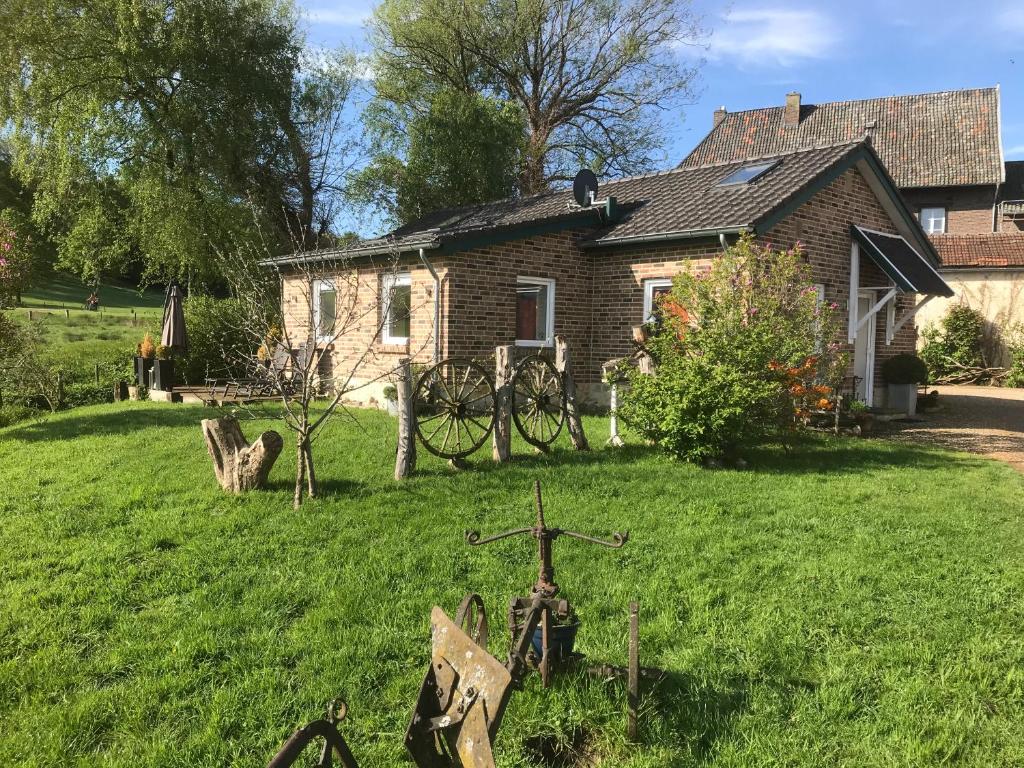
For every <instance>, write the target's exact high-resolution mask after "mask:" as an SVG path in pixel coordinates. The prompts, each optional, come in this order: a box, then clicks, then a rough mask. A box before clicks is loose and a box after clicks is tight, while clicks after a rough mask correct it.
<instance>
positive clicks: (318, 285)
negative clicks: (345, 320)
mask: <svg viewBox="0 0 1024 768" xmlns="http://www.w3.org/2000/svg"><path fill="white" fill-rule="evenodd" d="M324 289H327V290H331V291H334V322H335V325H337V322H338V289H337V288H335V287H334V281H333V280H328V279H324V280H315V281H314V282H313V331H314V334H315V335H316V340H317V341H318V342H322V343H328V342H330V341H332V340H333V339H334V331H332V332H331V333H328V334H322V333H320V294H321V293H323V291H324Z"/></svg>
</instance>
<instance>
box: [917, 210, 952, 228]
mask: <svg viewBox="0 0 1024 768" xmlns="http://www.w3.org/2000/svg"><path fill="white" fill-rule="evenodd" d="M925 211H942V228H941V229H932V228H931V227H930V225H928V224H926V223H925V216H924V212H925ZM918 220H919V221H920V222H921V228H922V229H923V230H924V231H925V233H926V234H929V235H944V234H945V233H946V230H947V229H948V228H949V209H948V208H946V207H945V206H942V205H923V206H921V213H920V214H919V215H918Z"/></svg>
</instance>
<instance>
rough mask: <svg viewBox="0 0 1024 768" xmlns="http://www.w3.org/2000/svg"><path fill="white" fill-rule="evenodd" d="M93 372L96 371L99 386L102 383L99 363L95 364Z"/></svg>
mask: <svg viewBox="0 0 1024 768" xmlns="http://www.w3.org/2000/svg"><path fill="white" fill-rule="evenodd" d="M93 370H94V373H95V374H96V383H97V384H99V383H100V364H99V363H94V364H93Z"/></svg>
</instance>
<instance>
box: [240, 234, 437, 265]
mask: <svg viewBox="0 0 1024 768" xmlns="http://www.w3.org/2000/svg"><path fill="white" fill-rule="evenodd" d="M440 247H441V244H440V243H439V242H437V241H436V240H424V241H422V242H418V243H405V244H403V245H402V246H401V247H397V248H396V246H395V245H393V244H390V243H384V244H380V245H368V246H364V247H362V248H346V249H344V250H339V251H324V252H323V253H320V254H318V253H317V252H313V253H312V254H307V255H305V256H304V257H301V258H296V257H295V254H293V253H289V254H287V255H285V256H274V257H272V258H269V259H262V260H261V261H260V262H259V264H260V266H264V267H269V266H276V265H281V264H301V263H304V262H318V261H331V260H332V259H335V258H337V259H346V258H354V257H359V256H379V255H380V254H382V253H391V252H392V251H395V250H398V251H399V252H400V253H408V252H409V251H414V250H419V251H420V252H423V251H425V250H431V251H432V250H436V249H437V248H440Z"/></svg>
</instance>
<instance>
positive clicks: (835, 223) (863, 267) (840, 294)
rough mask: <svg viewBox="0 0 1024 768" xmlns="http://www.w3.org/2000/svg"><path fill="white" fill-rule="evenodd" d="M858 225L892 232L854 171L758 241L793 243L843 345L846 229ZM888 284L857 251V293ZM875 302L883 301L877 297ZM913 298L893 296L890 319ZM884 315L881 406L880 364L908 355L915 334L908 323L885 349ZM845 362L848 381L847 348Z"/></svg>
mask: <svg viewBox="0 0 1024 768" xmlns="http://www.w3.org/2000/svg"><path fill="white" fill-rule="evenodd" d="M851 224H858V225H860V226H863V227H865V228H867V229H874V230H877V231H879V232H892V233H895V232H896V230H895V228H894V227H893V224H892V221H891V219H890V218H889V215H888V214H887V213H886V211H885V209H884V208H882V206H881V204H880V203H879V202H878V200H877V198H876V197H875V195H874V193H873V192H872V191H871V189H870V187H868V184H867V182H866V181H865V180H864V177H863V176H861V174H860V172H859V171H857V170H856V169H851V170H849V171H847V172H846V173H845V174H844V175H843V176H841V177H840V178H838V179H836V180H835V181H834V182H832V183H831V184H830V185H829V186H828V187H826V188H825V189H823V190H822V191H821V192H819V193H818V194H817V195H815V196H814V198H812V199H811V200H810V201H809V202H807V203H805V204H804V205H803V206H801V207H800V208H799V209H798V210H796V211H795V212H794V213H793V214H792V215H790V216H788V217H787V218H786V219H785V220H784V221H783V222H781V223H780V224H779V225H778V226H776V227H774V228H773V229H772V230H771V231H770V232H768V233H767V235H766V237H765V238H764V239H765V240H766V241H768V242H771V243H773V244H774V245H775V246H776V247H782V248H789V247H792V245H793V244H794V243H796V242H797V241H799V242H800V243H802V244H803V247H804V250H805V252H806V253H807V256H808V259H809V260H810V264H811V269H812V272H813V275H814V280H815V282H818V283H823V284H824V285H825V301H827V302H829V303H832V302H835V303H836V304H838V305H839V312H840V316H841V317H840V320H841V322H840V325H841V334H840V335H841V337H842V340H844V341H845V339H846V334H847V329H848V322H847V320H848V318H849V300H850V277H849V275H850V225H851ZM888 283H889V278H888V277H887V276H886V275H885V274H884V273H883V272H882V271H881V270H880V269H879V268H878V267H877V266H876V265H875V264H874V262H872V261H871V260H870V259H869V258H868V257H867V256H866V255H865V254H864V252H863V249H862V250H861V258H860V287H861V288H878V287H881V286H886V285H888ZM876 295H877V298H881V297H882V295H884V292H883V291H879V292H878V293H877V294H876ZM916 301H917V297H916V296H915V295H910V296H908V295H903V294H898V295H897V298H896V302H897V303H896V317H897V318H899V317H900V316H901V315H902V314H903V313H904V312H906V311H907V310H909V309H910V308H911V307H913V306H914V304H915V302H916ZM885 320H886V315H885V310H884V309H883V310H881V311H880V312H879V313H878V314H877V315H876V322H875V375H874V384H875V402H876V403H881V402H882V400H881V397H882V392H883V388H884V383H883V381H882V373H881V371H882V363H883V362H884V361H885V360H886V359H888V358H889V357H892V356H893V355H896V354H899V353H902V352H914V351H915V348H916V345H917V328H916V327H915V325H914V322H913V321H910V322H908V323H907V324H906V325H904V326H903V327H902V328H901V329H900V330H899V331H898V332H897V333H896V337H895V338H894V339H893V342H892V344H891V345H887V344H886V343H885V324H886V323H885ZM845 351H846V352H847V353H848V354H849V356H850V366H849V368H848V369H847V375H848V376H852V375H853V347H852V346H851V345H846V346H845Z"/></svg>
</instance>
